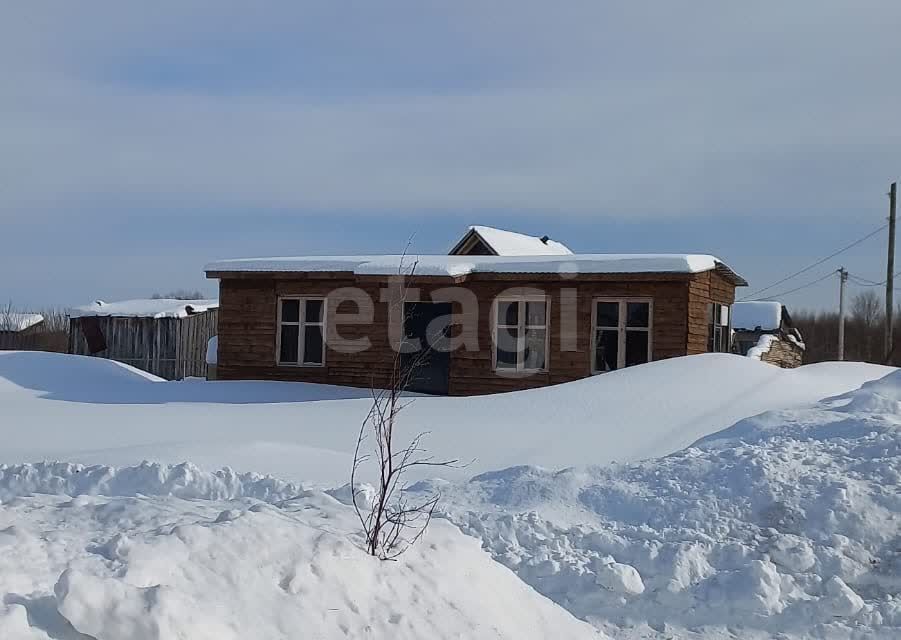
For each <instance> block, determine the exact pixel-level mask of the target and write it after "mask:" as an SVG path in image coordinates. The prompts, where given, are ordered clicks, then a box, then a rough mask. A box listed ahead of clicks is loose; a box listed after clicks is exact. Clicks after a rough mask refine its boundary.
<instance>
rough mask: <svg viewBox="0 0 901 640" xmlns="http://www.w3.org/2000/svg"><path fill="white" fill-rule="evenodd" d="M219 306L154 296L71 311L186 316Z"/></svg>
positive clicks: (211, 302) (72, 314) (73, 314)
mask: <svg viewBox="0 0 901 640" xmlns="http://www.w3.org/2000/svg"><path fill="white" fill-rule="evenodd" d="M218 306H219V301H218V300H176V299H171V298H152V299H148V300H122V301H121V302H104V301H103V300H96V301H95V302H94V303H93V304H90V305H85V306H83V307H75V308H73V309H72V310H70V312H69V316H70V317H72V318H81V317H85V316H115V317H136V318H186V317H187V316H189V315H191V314H192V313H200V312H202V311H207V310H209V309H215V308H217V307H218Z"/></svg>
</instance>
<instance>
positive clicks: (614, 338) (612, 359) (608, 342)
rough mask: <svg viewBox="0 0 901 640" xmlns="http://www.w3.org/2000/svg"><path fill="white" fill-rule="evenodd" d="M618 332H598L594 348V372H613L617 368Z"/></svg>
mask: <svg viewBox="0 0 901 640" xmlns="http://www.w3.org/2000/svg"><path fill="white" fill-rule="evenodd" d="M618 354H619V332H618V331H604V330H601V331H598V332H597V337H596V340H595V346H594V369H595V371H613V370H614V369H616V367H617V362H618V358H617V356H618Z"/></svg>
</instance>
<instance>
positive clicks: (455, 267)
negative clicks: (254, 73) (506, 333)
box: [204, 253, 746, 285]
mask: <svg viewBox="0 0 901 640" xmlns="http://www.w3.org/2000/svg"><path fill="white" fill-rule="evenodd" d="M414 264H415V274H416V275H419V276H449V277H459V276H467V275H471V274H474V273H559V274H580V273H611V274H612V273H701V272H704V271H712V270H714V269H716V270H719V271H721V272H724V273H725V274H726V275H730V274H731V276H730V277H731V278H732V279H733V281H734V282H736V284H739V285H745V284H746V283H745V281H744V280H743V279H742V278H741V277H740V276H738V275H737V274H735V272H734V271H732V270H731V269H730V268H729V267H728V266H726V264H725V263H723V262H722V261H720V260H719V259H718V258H716V257H714V256H709V255H695V254H677V253H658V254H612V253H611V254H606V253H585V254H572V255H566V256H435V255H424V256H413V255H406V256H403V255H383V256H297V257H281V258H238V259H234V260H220V261H217V262H211V263H210V264H208V265H206V266H205V267H204V270H205V271H207V272H208V273H243V272H249V273H254V272H259V273H273V272H288V273H290V272H297V273H312V272H330V271H343V272H349V273H353V274H354V275H394V274H397V273H398V272H402V273H407V274H409V273H410V270H411V269H412V268H413V266H414Z"/></svg>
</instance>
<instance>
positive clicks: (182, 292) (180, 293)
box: [150, 289, 204, 300]
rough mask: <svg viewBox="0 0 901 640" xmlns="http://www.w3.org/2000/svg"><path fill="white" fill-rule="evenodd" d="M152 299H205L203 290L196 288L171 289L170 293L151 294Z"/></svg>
mask: <svg viewBox="0 0 901 640" xmlns="http://www.w3.org/2000/svg"><path fill="white" fill-rule="evenodd" d="M150 298H151V299H152V300H163V299H166V300H203V298H204V296H203V292H202V291H198V290H197V289H194V290H193V291H189V290H188V289H176V290H175V291H170V292H169V293H159V292H157V293H154V294H153V295H152V296H150Z"/></svg>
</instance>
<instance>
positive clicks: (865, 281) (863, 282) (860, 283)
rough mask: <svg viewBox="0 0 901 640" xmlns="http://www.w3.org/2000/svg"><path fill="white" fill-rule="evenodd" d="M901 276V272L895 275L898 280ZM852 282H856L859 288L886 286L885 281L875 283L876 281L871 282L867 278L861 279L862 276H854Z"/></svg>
mask: <svg viewBox="0 0 901 640" xmlns="http://www.w3.org/2000/svg"><path fill="white" fill-rule="evenodd" d="M899 276H901V271H898V272H897V273H895V277H896V278H897V277H899ZM851 280H854V281H856V282H855V284H857V285H858V286H861V287H884V286H885V285H886V281H885V280H883V281H882V282H875V281H873V280H869V279H867V278H861V277H860V276H853V275H852V276H851ZM895 288H896V289H897V288H898V287H895Z"/></svg>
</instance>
